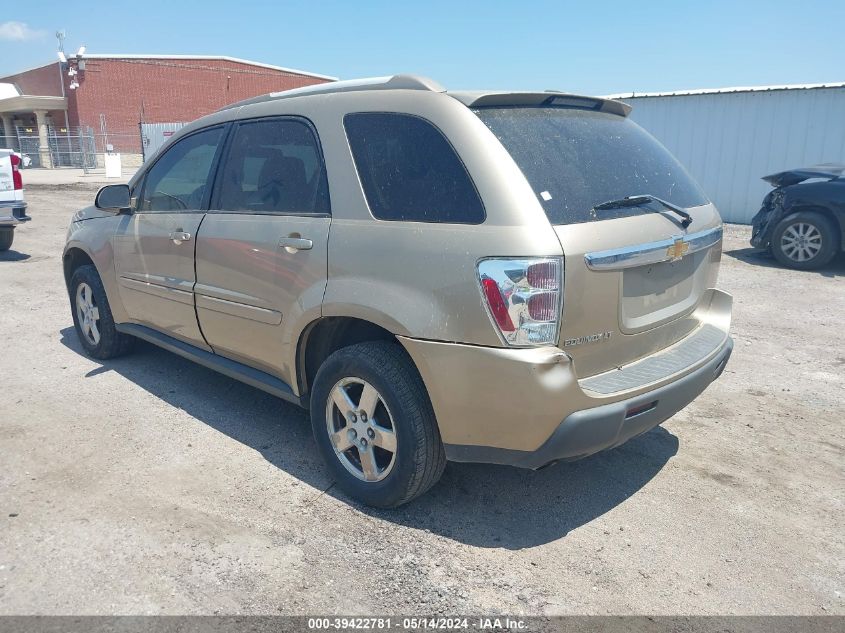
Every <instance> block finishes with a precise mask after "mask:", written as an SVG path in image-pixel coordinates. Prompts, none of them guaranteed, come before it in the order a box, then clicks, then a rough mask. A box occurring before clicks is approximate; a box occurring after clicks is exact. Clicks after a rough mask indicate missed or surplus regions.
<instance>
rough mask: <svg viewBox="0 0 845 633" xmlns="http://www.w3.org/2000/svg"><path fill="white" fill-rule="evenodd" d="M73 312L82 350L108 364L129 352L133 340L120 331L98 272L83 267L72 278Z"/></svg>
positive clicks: (71, 302) (94, 269)
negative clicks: (109, 361)
mask: <svg viewBox="0 0 845 633" xmlns="http://www.w3.org/2000/svg"><path fill="white" fill-rule="evenodd" d="M69 291H70V309H71V312H72V313H73V325H74V326H75V327H76V335H77V336H78V337H79V342H80V343H82V347H83V348H84V349H85V353H87V354H88V355H89V356H91V357H92V358H97V359H99V360H107V359H109V358H115V357H117V356H121V355H123V354H125V353H126V352H128V351H129V350H130V348H131V347H132V343H133V342H134V339H133V338H132V337H131V336H129V335H128V334H123V333H121V332H118V331H117V328H115V325H114V318H113V317H112V313H111V308H110V307H109V300H108V298H107V297H106V290H105V288H104V287H103V282H102V280H101V279H100V275H99V274H98V273H97V269H96V268H94V267H93V266H80V267H79V268H77V269H76V270H75V271H74V272H73V275H72V276H71V278H70V286H69Z"/></svg>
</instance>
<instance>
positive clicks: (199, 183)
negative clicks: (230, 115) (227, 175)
mask: <svg viewBox="0 0 845 633" xmlns="http://www.w3.org/2000/svg"><path fill="white" fill-rule="evenodd" d="M222 134H223V128H219V127H218V128H214V129H210V130H205V131H203V132H197V133H196V134H192V135H191V136H188V137H187V138H184V139H182V140H180V141H177V143H176V144H175V145H174V146H173V147H171V148H170V149H168V150H167V151H166V152H165V153H164V155H162V156H161V158H159V159H158V160H157V161H156V163H155V165H153V166H152V168H151V169H150V170H149V172H147V175H146V176H145V178H144V182H145V184H144V192H143V195H142V198H141V203H140V205H139V206H140V210H141V211H187V210H193V209H199V208H200V206H201V205H202V201H203V197H204V196H205V192H206V189H207V187H208V176H209V173H210V172H211V166H212V165H213V163H214V154H215V153H216V152H217V146H218V145H219V144H220V139H221V137H222Z"/></svg>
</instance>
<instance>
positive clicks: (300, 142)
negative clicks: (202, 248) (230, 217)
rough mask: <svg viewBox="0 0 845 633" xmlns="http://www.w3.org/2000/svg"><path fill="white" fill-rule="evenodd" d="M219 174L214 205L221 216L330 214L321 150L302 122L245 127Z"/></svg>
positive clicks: (272, 121)
mask: <svg viewBox="0 0 845 633" xmlns="http://www.w3.org/2000/svg"><path fill="white" fill-rule="evenodd" d="M221 173H222V174H223V176H222V179H221V184H220V197H219V202H218V204H217V205H216V206H217V207H218V208H219V209H221V210H223V211H242V212H245V213H292V214H296V213H329V193H328V192H329V190H328V182H327V180H326V170H325V168H324V166H323V159H322V156H321V154H320V148H319V145H318V144H317V139H316V138H315V136H314V133H313V132H312V130H311V128H310V127H309V126H308V125H307V124H306V123H305V122H303V121H297V120H295V119H263V120H257V121H244V122H241V123H240V124H239V125H238V128H237V130H236V131H235V133H234V135H233V136H232V142H231V149H230V150H229V153H228V156H227V157H226V160H225V163H224V165H223V170H222V172H221Z"/></svg>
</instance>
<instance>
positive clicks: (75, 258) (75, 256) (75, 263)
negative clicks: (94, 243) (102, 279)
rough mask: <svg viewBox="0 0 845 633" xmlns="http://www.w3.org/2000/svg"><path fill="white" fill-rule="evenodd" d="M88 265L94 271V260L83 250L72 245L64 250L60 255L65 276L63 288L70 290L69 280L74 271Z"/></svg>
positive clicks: (95, 266)
mask: <svg viewBox="0 0 845 633" xmlns="http://www.w3.org/2000/svg"><path fill="white" fill-rule="evenodd" d="M88 265H91V266H93V267H94V268H95V269H96V268H97V265H96V264H95V263H94V259H93V258H92V257H91V255H90V253H88V252H87V251H86V250H85V249H84V248H82V247H81V246H77V245H74V246H69V247H68V248H67V249H65V252H64V254H63V255H62V267H63V269H64V275H65V286H66V287H67V288H68V289H70V279H71V277H73V273H74V271H75V270H76V269H77V268H79V267H80V266H88ZM99 272H100V271H99V270H98V271H97V273H98V274H99ZM101 276H102V275H101Z"/></svg>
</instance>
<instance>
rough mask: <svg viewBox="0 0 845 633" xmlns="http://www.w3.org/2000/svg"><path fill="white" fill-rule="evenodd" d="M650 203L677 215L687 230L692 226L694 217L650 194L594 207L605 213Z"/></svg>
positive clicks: (611, 201)
mask: <svg viewBox="0 0 845 633" xmlns="http://www.w3.org/2000/svg"><path fill="white" fill-rule="evenodd" d="M648 202H656V203H658V204H660V205H662V206H664V207H665V208H666V209H668V210H669V211H672V212H673V213H677V214H678V215H679V216H681V218H683V219H682V220H681V226H683V227H684V228H687V227H688V226H689V225H690V224H692V216H691V215H690V214H689V213H687V212H686V211H684V210H683V209H682V208H681V207H678V206H676V205H674V204H672V203H671V202H666V200H663V199H662V198H658V197H657V196H653V195H651V194H650V193H643V194H638V195H636V196H626V197H624V198H620V199H619V200H608V201H607V202H602V203H600V204H597V205H596V206H594V207H593V209H592V210H593V211H594V212H595V211H604V210H606V209H625V208H628V207H639V206H641V205H644V204H646V203H648Z"/></svg>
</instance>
